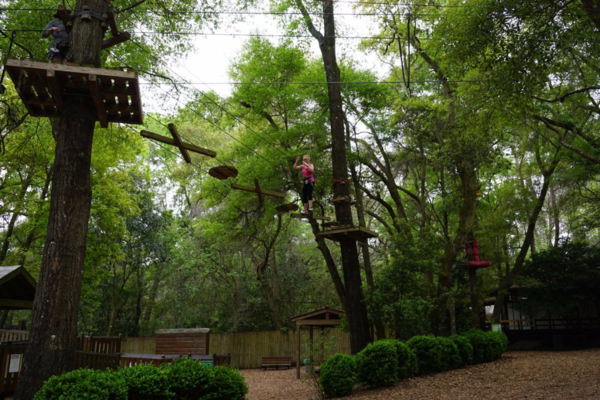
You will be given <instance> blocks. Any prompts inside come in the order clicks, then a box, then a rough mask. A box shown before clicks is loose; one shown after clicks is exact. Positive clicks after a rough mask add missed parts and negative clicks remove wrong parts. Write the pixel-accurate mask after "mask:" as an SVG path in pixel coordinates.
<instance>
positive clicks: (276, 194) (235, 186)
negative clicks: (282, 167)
mask: <svg viewBox="0 0 600 400" xmlns="http://www.w3.org/2000/svg"><path fill="white" fill-rule="evenodd" d="M256 184H257V183H256V182H255V185H256ZM231 188H232V189H236V190H243V191H244V192H251V193H257V192H256V188H255V187H251V186H244V185H238V184H237V183H232V184H231ZM260 193H261V195H264V196H271V197H277V198H280V199H285V193H279V192H272V191H270V190H264V189H260Z"/></svg>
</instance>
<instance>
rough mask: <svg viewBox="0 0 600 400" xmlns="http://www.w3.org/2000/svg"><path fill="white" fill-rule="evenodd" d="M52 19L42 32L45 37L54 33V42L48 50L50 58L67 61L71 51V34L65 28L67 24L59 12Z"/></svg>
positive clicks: (52, 60) (54, 60)
mask: <svg viewBox="0 0 600 400" xmlns="http://www.w3.org/2000/svg"><path fill="white" fill-rule="evenodd" d="M54 18H56V19H53V20H52V21H50V22H48V25H46V28H45V29H44V31H43V32H42V37H43V38H44V39H45V38H47V37H48V36H50V35H52V43H50V49H49V51H48V58H49V59H50V61H51V62H53V63H54V62H56V63H59V62H66V61H67V54H68V53H69V35H68V34H67V31H66V30H65V26H64V24H63V23H62V21H61V20H60V19H59V16H58V13H56V14H54Z"/></svg>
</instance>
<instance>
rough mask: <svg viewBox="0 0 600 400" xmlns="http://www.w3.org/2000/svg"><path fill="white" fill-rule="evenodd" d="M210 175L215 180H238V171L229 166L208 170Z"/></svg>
mask: <svg viewBox="0 0 600 400" xmlns="http://www.w3.org/2000/svg"><path fill="white" fill-rule="evenodd" d="M208 174H209V175H210V176H212V177H213V178H217V179H220V180H226V179H228V178H237V176H238V170H237V169H235V168H234V167H230V166H229V165H219V166H218V167H212V168H211V169H209V170H208Z"/></svg>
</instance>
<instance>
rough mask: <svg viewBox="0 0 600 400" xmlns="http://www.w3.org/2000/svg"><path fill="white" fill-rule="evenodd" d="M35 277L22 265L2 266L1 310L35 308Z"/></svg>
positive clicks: (0, 281)
mask: <svg viewBox="0 0 600 400" xmlns="http://www.w3.org/2000/svg"><path fill="white" fill-rule="evenodd" d="M36 286H37V284H36V282H35V279H33V277H32V276H31V275H29V272H27V271H26V270H25V268H23V267H22V266H20V265H17V266H12V267H0V310H29V309H31V308H33V299H34V298H35V289H36Z"/></svg>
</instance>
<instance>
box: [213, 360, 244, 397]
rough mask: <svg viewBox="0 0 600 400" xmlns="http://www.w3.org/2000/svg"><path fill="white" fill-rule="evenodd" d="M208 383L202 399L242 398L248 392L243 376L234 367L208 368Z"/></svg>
mask: <svg viewBox="0 0 600 400" xmlns="http://www.w3.org/2000/svg"><path fill="white" fill-rule="evenodd" d="M209 371H210V383H209V385H208V387H207V390H206V394H205V395H204V396H202V400H243V399H245V398H246V394H247V393H248V386H247V385H246V381H244V377H242V375H241V374H240V372H239V371H238V370H236V369H233V368H230V367H226V366H218V367H213V368H210V369H209Z"/></svg>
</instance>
